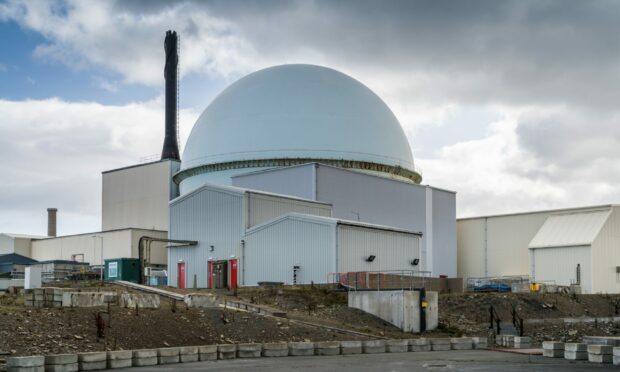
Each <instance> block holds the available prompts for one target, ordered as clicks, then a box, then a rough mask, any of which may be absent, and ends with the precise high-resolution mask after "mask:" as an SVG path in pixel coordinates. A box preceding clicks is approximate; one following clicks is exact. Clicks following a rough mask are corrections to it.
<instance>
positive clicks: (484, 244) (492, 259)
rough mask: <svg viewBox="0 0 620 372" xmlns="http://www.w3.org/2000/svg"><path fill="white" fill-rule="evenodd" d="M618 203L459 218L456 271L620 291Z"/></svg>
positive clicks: (470, 275)
mask: <svg viewBox="0 0 620 372" xmlns="http://www.w3.org/2000/svg"><path fill="white" fill-rule="evenodd" d="M619 208H620V207H619V206H617V205H602V206H593V207H583V208H572V209H559V210H548V211H537V212H528V213H516V214H506V215H495V216H482V217H473V218H463V219H459V220H458V222H457V226H458V234H457V236H458V243H457V247H458V275H459V276H461V277H463V278H484V277H505V276H524V277H528V278H529V281H531V282H543V283H552V284H558V285H563V286H571V285H573V286H579V287H580V288H581V291H582V292H583V293H620V249H618V247H619V246H620V213H619V212H620V209H619Z"/></svg>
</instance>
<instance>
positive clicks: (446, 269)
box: [427, 188, 457, 277]
mask: <svg viewBox="0 0 620 372" xmlns="http://www.w3.org/2000/svg"><path fill="white" fill-rule="evenodd" d="M429 189H430V190H432V191H431V192H432V200H433V201H432V216H431V221H432V223H433V225H432V226H433V227H432V230H433V231H432V234H433V241H432V245H431V247H430V249H431V251H432V260H433V262H432V265H431V267H432V271H433V276H439V275H448V276H450V277H455V276H456V273H457V253H456V194H455V193H453V192H449V191H444V190H439V189H433V188H429ZM427 208H428V206H427Z"/></svg>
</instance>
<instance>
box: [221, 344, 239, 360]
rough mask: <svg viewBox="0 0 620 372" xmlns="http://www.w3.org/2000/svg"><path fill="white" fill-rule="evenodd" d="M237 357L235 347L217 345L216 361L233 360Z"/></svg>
mask: <svg viewBox="0 0 620 372" xmlns="http://www.w3.org/2000/svg"><path fill="white" fill-rule="evenodd" d="M236 357H237V345H235V344H220V345H217V359H220V360H226V359H235V358H236Z"/></svg>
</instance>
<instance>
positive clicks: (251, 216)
mask: <svg viewBox="0 0 620 372" xmlns="http://www.w3.org/2000/svg"><path fill="white" fill-rule="evenodd" d="M248 203H249V207H248V226H247V227H248V228H249V227H252V226H254V225H258V224H261V223H263V222H266V221H269V220H272V219H274V218H276V217H279V216H281V215H283V214H286V213H289V212H297V213H305V214H311V215H316V216H323V217H331V214H332V209H331V206H330V205H329V204H321V203H317V202H312V201H303V200H298V199H289V198H283V197H279V196H272V195H266V194H260V193H253V192H248Z"/></svg>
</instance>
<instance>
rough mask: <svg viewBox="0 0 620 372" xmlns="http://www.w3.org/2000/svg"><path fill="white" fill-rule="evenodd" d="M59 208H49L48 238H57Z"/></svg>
mask: <svg viewBox="0 0 620 372" xmlns="http://www.w3.org/2000/svg"><path fill="white" fill-rule="evenodd" d="M56 212H58V209H57V208H47V236H56Z"/></svg>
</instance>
